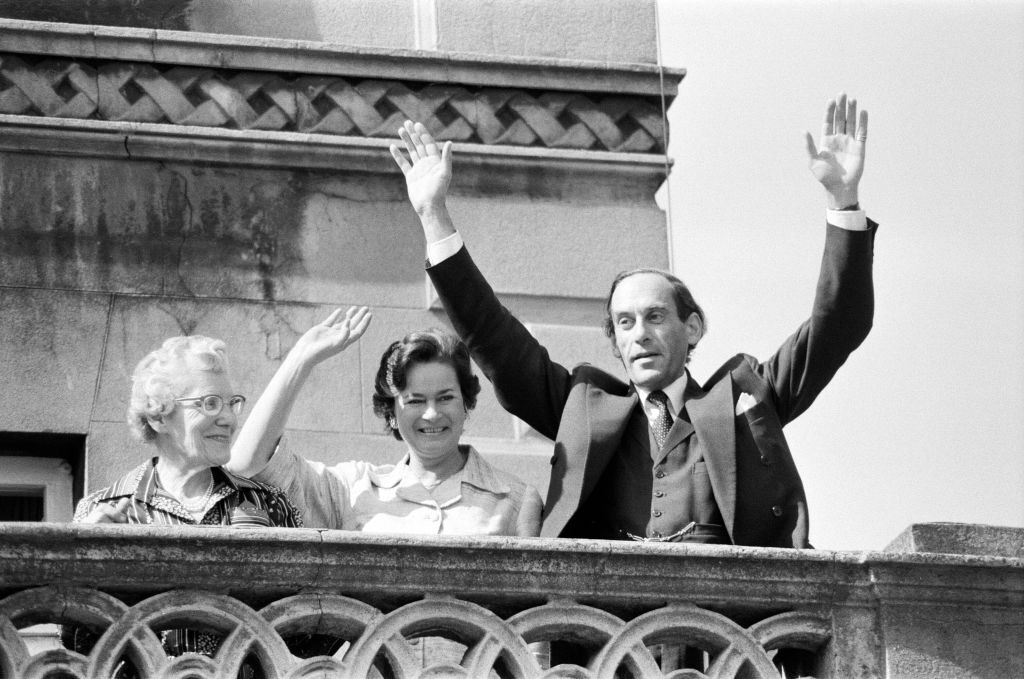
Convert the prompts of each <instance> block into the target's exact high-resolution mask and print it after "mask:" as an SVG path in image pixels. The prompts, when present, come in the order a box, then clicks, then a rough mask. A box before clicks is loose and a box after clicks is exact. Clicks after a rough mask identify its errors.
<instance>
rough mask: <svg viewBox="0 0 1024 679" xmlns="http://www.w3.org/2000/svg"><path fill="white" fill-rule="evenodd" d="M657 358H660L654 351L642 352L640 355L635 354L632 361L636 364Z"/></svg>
mask: <svg viewBox="0 0 1024 679" xmlns="http://www.w3.org/2000/svg"><path fill="white" fill-rule="evenodd" d="M655 356H658V354H656V353H654V352H653V351H641V352H640V353H638V354H633V358H631V359H630V360H631V361H633V362H634V363H636V362H637V361H642V360H643V359H645V358H654V357H655Z"/></svg>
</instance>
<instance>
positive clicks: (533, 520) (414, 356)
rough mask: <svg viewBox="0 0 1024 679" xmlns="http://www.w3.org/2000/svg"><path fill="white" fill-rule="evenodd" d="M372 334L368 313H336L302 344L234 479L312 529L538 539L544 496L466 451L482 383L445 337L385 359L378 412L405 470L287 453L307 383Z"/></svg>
mask: <svg viewBox="0 0 1024 679" xmlns="http://www.w3.org/2000/svg"><path fill="white" fill-rule="evenodd" d="M369 322H370V314H369V312H368V311H367V310H366V307H361V308H358V309H357V308H355V307H353V308H351V309H349V310H348V313H346V314H345V315H344V316H342V314H341V310H340V309H339V310H337V311H335V312H334V313H332V314H331V315H330V316H329V317H328V318H327V319H326V320H325V321H324V322H322V323H320V324H318V325H315V326H313V327H312V328H311V329H310V330H308V331H307V332H306V333H305V334H304V335H303V336H302V337H301V338H299V341H298V342H297V343H296V344H295V347H294V348H293V349H292V350H291V352H290V353H289V354H288V356H287V357H286V358H285V360H284V361H283V362H282V364H281V367H280V368H279V369H278V371H277V373H276V374H275V375H274V377H273V379H272V380H271V382H270V384H269V385H268V386H267V389H266V391H265V392H264V393H263V395H262V396H261V397H260V399H259V401H258V402H257V404H256V406H255V407H254V408H253V411H252V414H251V415H250V416H249V419H248V420H247V421H246V423H245V426H244V427H243V428H242V431H241V432H240V433H239V436H238V440H237V442H236V443H235V446H234V448H233V450H232V458H231V464H230V466H231V467H232V469H234V470H235V471H237V472H239V473H242V474H247V475H252V476H254V477H255V478H258V479H260V480H263V481H265V482H267V483H272V484H274V485H276V486H279V487H281V488H282V489H284V491H285V492H286V493H288V496H289V497H290V498H291V499H292V501H293V502H295V503H296V505H297V506H298V507H299V509H300V510H301V511H302V513H303V516H304V517H305V521H306V524H307V525H308V526H311V527H322V528H341V529H346V530H359V531H367V532H374V533H420V534H443V535H537V534H538V533H539V531H540V514H541V499H540V495H539V494H538V493H537V491H536V490H535V489H534V488H532V487H531V486H528V485H527V484H525V483H523V482H522V481H520V480H519V479H517V478H516V477H514V476H512V475H511V474H507V473H505V472H502V471H500V470H498V469H495V468H494V467H492V466H491V465H490V464H488V463H487V462H486V461H485V460H484V459H483V458H482V457H481V456H480V454H479V453H477V452H476V450H474V449H473V448H472V446H467V445H462V444H460V442H459V439H460V438H461V436H462V429H463V426H464V425H465V423H466V418H467V416H468V415H469V411H470V410H472V409H473V407H474V406H475V405H476V398H477V395H478V394H479V393H480V381H479V379H478V378H477V377H476V376H475V375H474V374H473V371H472V368H471V367H470V359H469V351H468V349H467V348H466V345H465V344H463V343H462V342H461V341H460V340H459V339H457V338H455V337H453V336H452V335H450V334H448V333H446V332H443V331H440V330H425V331H421V332H413V333H410V334H409V335H406V336H405V337H404V338H403V339H401V340H399V341H397V342H393V343H392V344H391V346H389V347H388V348H387V350H385V351H384V354H383V355H382V356H381V359H380V365H379V368H378V370H377V376H376V379H375V380H374V385H373V386H374V393H373V404H374V412H375V413H376V414H377V415H378V416H379V417H381V418H382V419H383V420H384V423H385V429H386V430H387V431H389V432H390V433H391V434H392V435H393V436H394V437H395V438H396V439H398V440H401V441H404V442H405V444H406V450H407V452H406V455H405V456H404V457H403V458H402V460H401V461H400V462H398V463H397V464H394V465H383V466H376V465H372V464H369V463H367V462H342V463H340V464H336V465H333V466H327V465H324V464H323V463H320V462H314V461H312V460H307V459H306V458H304V457H302V456H300V455H297V454H296V453H295V452H292V451H291V450H290V449H289V448H288V446H287V443H286V441H281V437H282V434H283V433H284V427H285V423H286V422H287V419H288V414H289V413H290V411H291V408H292V406H293V404H294V403H295V398H296V397H297V396H298V393H299V391H300V390H301V388H302V385H303V383H304V382H305V380H306V378H307V376H308V375H309V373H310V371H311V370H312V369H313V368H314V367H315V366H316V365H317V364H319V363H321V362H322V361H324V360H326V359H327V358H329V357H331V356H333V355H335V354H337V353H340V352H341V351H343V350H344V349H345V347H346V346H348V345H349V344H351V343H352V342H354V341H356V340H357V339H359V337H360V336H361V335H362V334H363V332H364V331H365V330H366V327H367V326H368V324H369ZM279 441H280V443H279ZM275 451H276V452H275Z"/></svg>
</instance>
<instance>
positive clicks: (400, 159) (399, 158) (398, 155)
mask: <svg viewBox="0 0 1024 679" xmlns="http://www.w3.org/2000/svg"><path fill="white" fill-rule="evenodd" d="M388 150H389V151H391V157H392V158H394V159H395V163H396V164H397V165H398V169H400V170H401V171H402V174H407V173H408V172H409V170H411V169H412V165H411V164H410V163H409V161H408V160H406V159H405V156H403V155H402V152H401V151H399V150H398V147H397V146H395V145H394V144H392V145H391V146H390V147H388Z"/></svg>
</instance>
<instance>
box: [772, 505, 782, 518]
mask: <svg viewBox="0 0 1024 679" xmlns="http://www.w3.org/2000/svg"><path fill="white" fill-rule="evenodd" d="M772 514H774V515H775V516H782V507H780V506H778V505H775V506H774V507H772Z"/></svg>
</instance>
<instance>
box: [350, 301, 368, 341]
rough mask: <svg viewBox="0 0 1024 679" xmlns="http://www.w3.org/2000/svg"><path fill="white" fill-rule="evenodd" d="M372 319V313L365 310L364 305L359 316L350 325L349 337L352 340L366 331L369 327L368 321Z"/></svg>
mask: <svg viewBox="0 0 1024 679" xmlns="http://www.w3.org/2000/svg"><path fill="white" fill-rule="evenodd" d="M372 320H373V313H372V312H370V311H369V310H367V308H366V307H363V309H362V312H361V313H360V316H359V318H358V319H357V320H355V322H354V324H353V325H352V334H351V339H352V341H353V342H354V341H356V340H357V339H359V338H360V337H362V336H363V333H364V332H366V329H367V328H369V327H370V321H372Z"/></svg>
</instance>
